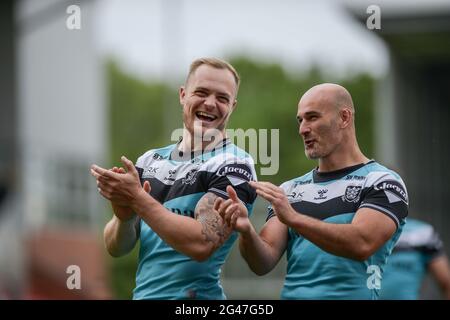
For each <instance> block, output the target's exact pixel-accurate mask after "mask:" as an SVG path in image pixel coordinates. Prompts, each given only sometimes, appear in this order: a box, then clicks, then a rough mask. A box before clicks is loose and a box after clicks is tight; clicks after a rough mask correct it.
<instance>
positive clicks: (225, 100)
mask: <svg viewBox="0 0 450 320" xmlns="http://www.w3.org/2000/svg"><path fill="white" fill-rule="evenodd" d="M217 100H219V102H221V103H228V102H230V100H229V99H228V98H227V97H225V96H218V97H217Z"/></svg>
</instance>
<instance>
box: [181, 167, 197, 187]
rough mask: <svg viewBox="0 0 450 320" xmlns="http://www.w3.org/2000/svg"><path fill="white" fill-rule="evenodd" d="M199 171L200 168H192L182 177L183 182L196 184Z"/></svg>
mask: <svg viewBox="0 0 450 320" xmlns="http://www.w3.org/2000/svg"><path fill="white" fill-rule="evenodd" d="M197 172H198V169H192V170H190V171H189V172H188V173H187V174H186V176H185V177H184V178H183V179H181V183H183V184H194V182H195V181H196V180H197Z"/></svg>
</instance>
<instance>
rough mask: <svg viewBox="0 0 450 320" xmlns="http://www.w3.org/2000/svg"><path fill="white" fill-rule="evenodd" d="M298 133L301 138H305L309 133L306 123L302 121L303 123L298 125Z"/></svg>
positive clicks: (309, 128) (309, 129)
mask: <svg viewBox="0 0 450 320" xmlns="http://www.w3.org/2000/svg"><path fill="white" fill-rule="evenodd" d="M299 132H300V135H301V136H302V137H306V136H307V135H308V134H309V133H310V132H311V127H310V126H308V125H307V124H306V122H305V121H304V120H303V121H302V122H301V123H300V128H299Z"/></svg>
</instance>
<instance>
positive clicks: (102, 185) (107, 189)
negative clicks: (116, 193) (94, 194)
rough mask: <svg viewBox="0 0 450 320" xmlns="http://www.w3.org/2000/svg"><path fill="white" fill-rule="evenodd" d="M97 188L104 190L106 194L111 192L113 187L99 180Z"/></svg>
mask: <svg viewBox="0 0 450 320" xmlns="http://www.w3.org/2000/svg"><path fill="white" fill-rule="evenodd" d="M97 188H99V189H102V190H103V191H105V192H110V191H111V187H110V186H109V185H108V184H106V183H103V182H101V181H99V180H97Z"/></svg>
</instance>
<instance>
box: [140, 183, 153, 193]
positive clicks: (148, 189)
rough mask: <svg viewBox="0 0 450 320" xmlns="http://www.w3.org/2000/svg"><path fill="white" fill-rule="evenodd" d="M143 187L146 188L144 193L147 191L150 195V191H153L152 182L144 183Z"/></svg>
mask: <svg viewBox="0 0 450 320" xmlns="http://www.w3.org/2000/svg"><path fill="white" fill-rule="evenodd" d="M142 187H143V188H144V191H145V192H147V193H150V190H151V188H150V182H148V181H145V182H144V185H143V186H142Z"/></svg>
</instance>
